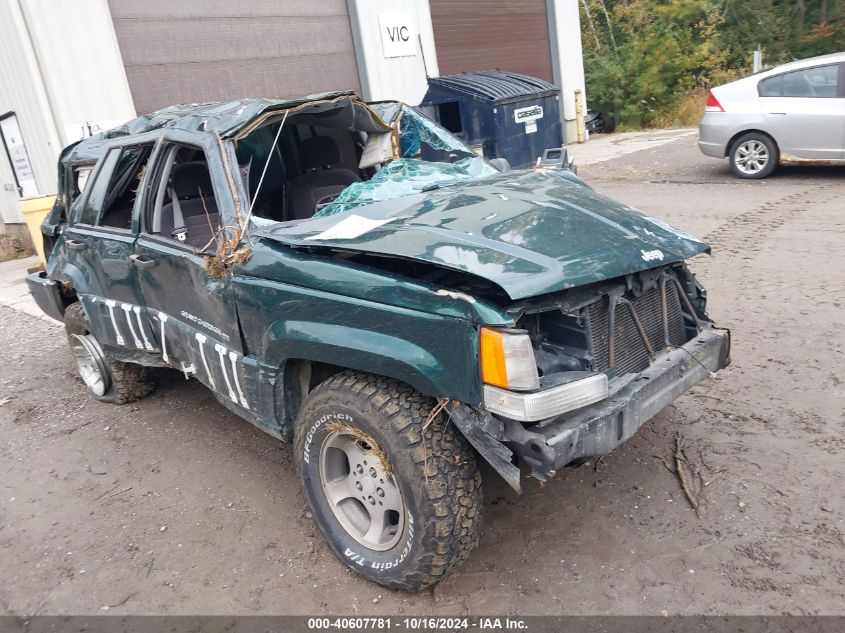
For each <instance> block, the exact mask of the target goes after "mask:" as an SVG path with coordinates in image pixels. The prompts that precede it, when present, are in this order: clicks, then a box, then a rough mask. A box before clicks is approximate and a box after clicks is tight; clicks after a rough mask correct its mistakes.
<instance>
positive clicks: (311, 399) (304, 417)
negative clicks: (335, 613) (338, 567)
mask: <svg viewBox="0 0 845 633" xmlns="http://www.w3.org/2000/svg"><path fill="white" fill-rule="evenodd" d="M434 404H435V403H434V401H432V400H431V399H429V398H426V397H424V396H422V395H421V394H419V393H417V392H416V391H414V390H413V389H411V388H410V387H408V386H407V385H404V384H402V383H399V382H396V381H393V380H389V379H387V378H381V377H378V376H372V375H368V374H362V373H357V372H344V373H341V374H338V375H336V376H334V377H332V378H329V379H328V380H327V381H325V382H324V383H322V384H320V385H319V386H318V387H317V388H316V389H315V390H314V391H312V392H311V394H309V396H308V398H307V399H306V401H305V402H304V404H303V407H302V410H301V411H300V414H299V417H298V420H297V427H296V437H295V440H294V450H295V454H296V457H297V461H298V464H299V469H300V478H301V481H302V486H303V490H304V493H305V496H306V499H307V500H308V503H309V505H310V506H311V510H312V513H313V516H314V519H315V521H316V522H317V524H318V525H319V526H320V529H321V530H322V531H323V533H324V534H325V536H326V539H327V541H328V544H329V547H331V549H332V550H333V551H334V553H335V554H336V555H337V556H338V558H340V559H341V560H342V561H343V562H344V563H345V564H346V565H348V566H349V567H350V568H352V569H354V570H355V571H357V572H358V573H359V574H361V575H363V576H365V577H367V578H369V579H370V580H373V581H375V582H377V583H380V584H382V585H385V586H388V587H391V588H394V589H403V590H407V591H418V590H420V589H424V588H425V587H429V586H431V585H434V584H436V583H437V582H439V581H440V580H441V579H442V578H443V577H444V576H445V575H446V574H447V573H448V572H449V571H450V570H451V569H452V568H453V567H455V566H456V565H458V564H459V563H460V562H462V561H463V560H464V559H465V558H466V557H467V555H468V554H469V553H470V551H472V549H473V548H474V547H475V545H476V543H477V542H478V535H479V528H480V524H481V507H482V493H481V475H480V474H479V472H478V469H477V468H476V463H475V455H474V452H473V451H472V449H471V448H470V447H469V445H468V444H467V442H466V440H465V439H464V438H463V436H462V435H461V434H460V433H459V432H458V431H457V430H456V429H455V428H454V426H453V425H451V424H449V421H448V418H447V417H446V415H445V414H443V413H440V414H439V415H438V416H437V417H435V418H434V419H433V420H432V421H431V423H430V424H429V425H428V427H427V428H426V429H425V445H424V444H423V437H422V433H423V426H424V424H425V423H426V420H427V419H428V417H429V414H430V413H431V410H432V407H433V405H434ZM338 432H343V433H347V434H349V435H350V436H353V437H356V438H358V439H359V440H360V439H362V438H363V440H364V445H365V446H367V447H368V449H369V450H368V456H369V459H368V464H367V467H369V466H371V465H372V464H373V463H378V464H380V465H383V466H384V467H385V468H387V471H385V472H387V473H388V477H392V479H393V480H394V481H395V482H396V486H397V487H398V490H399V492H400V493H401V498H402V504H403V509H404V512H403V526H402V534H401V537H399V538H398V540H396V542H395V544H394V545H392V546H391V547H389V549H386V550H383V551H378V550H375V549H372V548H370V547H367V546H365V545H364V544H362V542H361V539H360V535H359V536H357V537H356V536H355V535H353V533H352V532H351V531H350V530H349V529H347V528H345V527H344V526H343V525H342V524H341V522H340V521H339V520H338V517H337V514H336V512H335V510H333V509H332V506H331V505H330V500H329V497H328V495H327V493H326V492H325V489H324V485H323V480H321V474H320V473H321V471H320V468H321V463H320V460H321V457H322V451H321V448H322V447H323V445H324V442H326V440H327V439H331V438H333V437H336V436H337V434H338ZM370 442H372V443H374V444H375V446H369V443H370ZM381 456H384V457H381ZM383 459H386V460H387V461H388V463H389V466H387V465H386V464H382V460H383ZM350 467H354V465H352V464H350ZM378 474H379V475H380V476H379V478H378V479H379V480H380V479H385V478H384V477H383V476H381V475H382V474H383V473H382V471H379V473H378ZM364 475H365V476H366V472H365V473H364ZM376 481H378V480H376ZM386 482H387V480H386V479H385V483H386ZM383 485H384V484H383ZM362 492H363V493H366V492H367V491H366V490H364V491H362ZM361 503H362V504H365V503H367V495H366V494H362V499H361ZM385 540H386V541H387V542H388V543H393V539H385Z"/></svg>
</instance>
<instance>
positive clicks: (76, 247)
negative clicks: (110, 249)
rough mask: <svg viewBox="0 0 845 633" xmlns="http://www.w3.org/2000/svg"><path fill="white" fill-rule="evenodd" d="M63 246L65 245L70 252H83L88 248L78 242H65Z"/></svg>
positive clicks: (86, 245)
mask: <svg viewBox="0 0 845 633" xmlns="http://www.w3.org/2000/svg"><path fill="white" fill-rule="evenodd" d="M65 244H67V247H68V250H71V251H84V250H85V249H86V248H88V244H86V243H85V242H81V241H79V240H65Z"/></svg>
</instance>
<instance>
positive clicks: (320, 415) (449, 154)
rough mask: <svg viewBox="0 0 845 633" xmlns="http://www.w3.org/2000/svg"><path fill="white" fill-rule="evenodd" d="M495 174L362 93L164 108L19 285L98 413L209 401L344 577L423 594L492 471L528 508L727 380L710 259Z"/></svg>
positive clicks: (90, 156)
mask: <svg viewBox="0 0 845 633" xmlns="http://www.w3.org/2000/svg"><path fill="white" fill-rule="evenodd" d="M500 167H501V168H502V169H503V171H499V170H498V169H496V168H494V166H493V164H491V163H490V162H488V161H486V160H485V159H483V158H481V157H478V156H476V155H475V154H474V153H473V152H472V151H471V150H470V149H469V148H468V147H467V146H466V145H464V144H463V143H462V142H461V141H459V140H458V139H457V138H455V137H454V136H452V135H451V134H449V133H448V132H446V131H445V130H444V129H442V128H441V127H439V126H438V125H436V124H435V123H433V122H432V121H430V120H428V119H426V118H425V117H423V116H421V115H420V114H419V113H418V112H416V111H415V110H414V109H412V108H409V107H407V106H404V105H402V104H399V103H393V102H390V103H387V102H385V103H375V104H369V105H368V104H366V103H364V102H362V101H361V100H359V99H358V98H356V97H355V96H354V95H351V94H349V93H332V94H325V95H319V96H314V97H309V98H305V99H301V100H295V101H270V100H259V99H255V100H244V101H237V102H232V103H223V104H205V105H189V106H177V107H171V108H166V109H164V110H161V111H159V112H156V113H154V114H152V115H149V116H146V117H140V118H138V119H135V120H133V121H131V122H129V123H127V124H126V125H124V126H123V127H120V128H117V129H114V130H111V131H109V132H106V133H104V134H101V135H98V136H94V137H92V138H89V139H86V140H83V141H81V142H79V143H77V144H76V145H73V146H70V147H68V148H67V149H65V150H64V152H63V153H62V156H61V158H60V160H59V183H60V184H59V195H58V199H57V202H56V205H55V207H54V208H53V210H52V212H51V214H50V215H49V217H48V218H47V219H46V221H45V223H44V225H43V232H44V235H45V243H46V247H47V251H46V252H48V253H50V256H49V263H48V265H47V269H46V271H44V272H41V273H38V274H34V275H31V276H30V277H29V278H28V280H27V281H28V284H29V287H30V289H31V292H32V294H33V295H34V297H35V299H36V301H37V302H38V304H39V305H40V306H41V308H42V309H43V310H44V312H46V313H47V314H49V315H50V316H52V317H54V318H56V319H59V320H63V321H64V323H65V324H66V328H67V335H68V339H69V342H70V347H71V350H72V352H73V355H74V357H75V359H76V362H77V364H78V368H79V372H80V374H81V376H82V378H83V380H84V382H85V383H86V385H87V387H88V389H89V390H90V391H91V393H92V394H93V395H94V396H95V397H96V398H98V399H100V400H104V401H107V402H114V403H116V404H122V403H125V402H129V401H130V400H133V399H137V398H138V397H140V396H142V395H144V394H146V393H147V392H148V391H149V389H150V387H149V384H148V382H147V379H146V375H145V372H146V371H147V368H149V367H171V368H175V369H177V370H180V371H182V372H184V374H185V376H186V377H193V378H196V379H197V380H199V381H201V382H202V383H203V384H205V385H206V386H207V387H208V388H209V389H211V390H212V391H213V392H214V394H215V395H216V397H217V399H218V400H219V401H220V402H221V403H222V404H224V405H225V406H226V407H228V408H229V409H231V410H232V411H233V412H235V413H236V414H237V415H239V416H241V417H243V418H245V419H247V420H248V421H250V422H252V423H253V424H256V425H257V426H259V427H260V428H261V429H262V430H264V431H266V432H267V433H269V434H270V435H272V436H274V437H276V438H279V439H282V440H285V441H292V442H293V444H294V447H295V448H294V456H295V459H296V460H297V462H298V464H299V469H300V473H301V479H302V485H303V488H304V492H305V496H306V497H307V500H308V503H309V504H310V506H311V509H312V512H313V516H314V519H315V520H316V522H317V523H318V525H319V526H320V528H321V529H322V530H323V532H324V533H325V536H326V539H327V541H328V544H329V546H330V547H331V548H332V550H334V552H335V553H336V554H337V556H338V557H339V558H340V559H341V560H342V561H343V562H344V563H345V564H347V565H348V566H350V567H351V568H352V569H355V570H356V571H357V572H359V573H360V574H362V575H364V576H366V577H367V578H370V579H372V580H374V581H376V582H379V583H382V584H384V585H387V586H390V587H395V588H400V589H408V590H418V589H421V588H423V587H426V586H430V585H432V584H434V583H436V582H437V581H439V580H440V579H442V578H443V577H444V575H445V574H446V573H448V572H449V570H450V569H451V568H453V567H454V566H455V565H457V564H458V563H460V562H461V561H462V560H463V559H465V558H466V557H467V555H468V554H469V552H470V551H471V550H472V548H473V546H474V545H475V544H476V542H477V540H478V535H479V530H480V521H481V514H482V493H481V477H480V475H479V471H478V468H477V464H478V461H479V458H480V459H483V460H486V461H487V462H489V463H490V465H491V466H492V467H493V469H495V470H496V471H497V472H498V473H499V474H500V475H501V476H502V477H504V478H505V480H507V482H508V483H509V484H510V485H511V486H512V487H513V488H515V489H516V490H517V491H519V488H520V481H519V477H520V470H519V469H520V467H521V468H523V469H525V470H526V471H527V472H530V474H531V475H533V476H534V477H536V478H537V479H539V480H541V481H544V480H546V479H548V478H549V477H551V476H552V475H554V473H555V471H556V470H557V469H559V468H561V467H563V466H565V465H567V464H571V463H573V462H576V463H577V461H578V460H581V459H583V458H586V457H589V456H596V455H603V454H606V453H608V452H610V451H611V450H613V449H614V448H615V447H616V446H618V445H619V444H620V443H622V442H624V441H625V440H626V439H627V438H629V437H631V436H632V435H633V434H634V433H636V431H637V429H638V428H639V427H640V426H641V425H642V424H643V423H644V422H645V421H646V420H648V419H649V418H650V417H651V416H653V415H654V414H656V413H657V412H658V411H660V410H661V409H662V408H664V407H665V406H666V405H668V404H669V403H670V402H672V401H673V400H674V399H675V398H677V397H678V396H679V395H681V394H682V393H683V392H685V391H686V390H688V389H689V388H690V387H691V386H693V385H694V384H696V383H698V382H699V381H701V380H702V379H703V378H705V377H706V376H708V375H709V374H710V372H713V371H716V370H718V369H720V368H722V367H724V366H725V365H726V364H727V362H728V354H729V346H730V344H729V335H728V332H727V331H726V330H723V329H718V328H716V327H714V326H713V324H712V322H711V321H710V319H709V318H708V316H707V314H706V312H705V293H704V290H703V289H702V287H701V286H700V285H699V284H698V283H697V282H696V280H695V278H694V277H693V275H692V273H691V272H690V271H689V270H688V269H687V267H686V266H685V265H684V263H683V262H684V260H685V259H687V258H689V257H692V256H694V255H697V254H699V253H702V252H706V251H707V250H708V247H707V245H706V244H703V243H701V242H699V241H697V240H695V239H693V238H691V237H689V236H688V235H685V234H683V233H681V232H679V231H676V230H674V229H672V228H670V227H669V226H667V225H665V224H664V223H662V222H660V221H658V220H655V219H652V218H649V217H645V216H643V215H642V214H640V213H638V212H636V211H634V210H633V209H631V208H629V207H626V206H624V205H622V204H619V203H617V202H614V201H612V200H610V199H608V198H606V197H604V196H602V195H600V194H598V193H596V192H595V191H593V190H592V189H591V188H590V187H588V186H586V185H585V184H584V183H583V182H581V181H580V180H579V179H578V178H577V177H576V176H575V175H574V174H573V173H572V172H571V171H569V170H567V169H561V168H538V169H529V170H514V171H510V170H507V169H506V166H504V165H500Z"/></svg>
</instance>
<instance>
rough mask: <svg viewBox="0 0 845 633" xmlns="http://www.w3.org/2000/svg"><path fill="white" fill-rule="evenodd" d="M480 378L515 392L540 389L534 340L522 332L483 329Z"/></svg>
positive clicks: (487, 382) (489, 383)
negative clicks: (532, 343) (533, 346)
mask: <svg viewBox="0 0 845 633" xmlns="http://www.w3.org/2000/svg"><path fill="white" fill-rule="evenodd" d="M480 347H481V380H482V381H483V382H484V383H486V384H488V385H493V386H496V387H502V388H503V389H510V390H512V391H531V390H533V389H539V388H540V376H539V374H538V373H537V363H536V361H535V360H534V349H533V348H532V347H531V339H530V338H529V337H528V335H527V334H524V333H522V332H503V331H501V330H493V329H490V328H486V327H483V328H481V345H480Z"/></svg>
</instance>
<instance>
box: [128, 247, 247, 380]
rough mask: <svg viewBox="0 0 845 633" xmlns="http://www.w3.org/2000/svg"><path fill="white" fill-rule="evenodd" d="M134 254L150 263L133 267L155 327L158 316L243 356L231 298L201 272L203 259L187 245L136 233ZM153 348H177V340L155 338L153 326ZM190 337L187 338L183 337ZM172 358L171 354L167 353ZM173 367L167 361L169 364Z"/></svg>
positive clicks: (223, 285) (225, 285)
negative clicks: (135, 269) (166, 318)
mask: <svg viewBox="0 0 845 633" xmlns="http://www.w3.org/2000/svg"><path fill="white" fill-rule="evenodd" d="M135 254H136V255H137V256H138V257H140V258H141V259H143V260H147V261H151V262H152V265H151V266H150V267H148V268H138V285H139V286H140V288H141V291H142V294H143V303H144V305H145V306H146V308H147V314H148V318H149V319H150V323H151V324H158V325H159V326H160V324H161V320H160V319H159V317H158V315H159V313H161V314H164V315H167V316H168V317H169V318H172V319H176V320H178V321H181V322H182V323H185V324H189V325H190V326H191V328H192V331H194V332H199V333H201V334H203V335H204V336H206V337H208V339H209V340H212V341H214V342H216V343H219V344H221V345H223V346H225V347H226V348H227V349H229V350H232V351H235V352H237V353H238V354H243V352H244V350H243V346H242V345H241V337H240V331H239V328H238V318H237V314H236V312H235V300H234V297H233V296H232V293H231V291H230V286H231V281H230V280H229V279H226V280H223V281H217V280H214V279H211V278H210V277H209V276H208V275H207V274H206V273H205V268H204V261H203V258H202V257H201V256H200V255H198V254H197V253H195V252H193V251H192V249H190V248H188V247H184V246H181V245H179V244H177V243H175V242H173V241H172V240H167V239H161V238H156V237H153V236H149V235H146V234H142V235H141V237H139V238H138V241H137V243H136V245H135ZM156 329H157V333H156V337H157V339H158V340H159V345H161V346H162V347H163V348H165V349H166V348H167V346H168V345H169V348H170V349H171V350H175V349H177V347H176V345H177V344H178V341H176V340H173V341H171V340H170V337H169V336H168V335H167V330H166V329H165V336H166V337H167V340H166V341H163V340H161V336H162V334H161V332H162V330H161V327H158V328H156ZM188 338H189V339H193V336H189V337H188ZM169 356H172V357H173V358H175V359H176V360H177V362H176V364H175V365H174V366H176V367H178V366H179V364H178V361H179V360H182V359H179V357H178V356H177V355H174V354H170V355H169ZM171 364H173V363H171Z"/></svg>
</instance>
